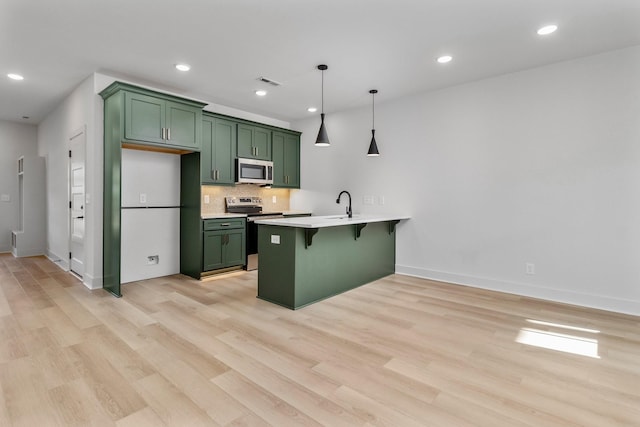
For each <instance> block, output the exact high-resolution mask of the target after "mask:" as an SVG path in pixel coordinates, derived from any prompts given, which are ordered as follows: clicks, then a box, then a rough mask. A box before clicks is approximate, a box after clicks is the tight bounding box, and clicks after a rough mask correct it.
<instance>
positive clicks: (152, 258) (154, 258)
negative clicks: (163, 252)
mask: <svg viewBox="0 0 640 427" xmlns="http://www.w3.org/2000/svg"><path fill="white" fill-rule="evenodd" d="M159 262H160V256H159V255H149V256H148V257H147V265H156V264H158V263H159Z"/></svg>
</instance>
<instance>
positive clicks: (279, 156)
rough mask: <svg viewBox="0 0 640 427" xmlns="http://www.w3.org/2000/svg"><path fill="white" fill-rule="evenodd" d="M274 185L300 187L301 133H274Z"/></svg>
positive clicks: (272, 149) (272, 150)
mask: <svg viewBox="0 0 640 427" xmlns="http://www.w3.org/2000/svg"><path fill="white" fill-rule="evenodd" d="M271 140H272V142H271V143H272V147H271V153H272V157H273V186H274V187H282V188H300V135H297V134H289V133H285V132H273V133H272V137H271Z"/></svg>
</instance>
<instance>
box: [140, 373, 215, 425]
mask: <svg viewBox="0 0 640 427" xmlns="http://www.w3.org/2000/svg"><path fill="white" fill-rule="evenodd" d="M134 384H135V386H136V388H137V389H138V391H139V393H140V394H141V395H142V397H143V398H144V400H145V401H146V402H147V403H148V405H149V406H150V407H151V408H152V409H153V411H154V412H155V413H156V414H157V415H158V417H159V418H160V419H161V420H162V421H163V422H164V423H165V424H167V425H169V426H180V425H183V426H193V427H198V426H203V427H212V426H217V425H218V424H217V423H215V422H214V421H213V419H211V418H210V417H209V416H208V415H207V413H206V412H205V411H203V410H202V409H201V408H199V407H198V406H197V405H196V404H195V403H194V402H193V401H192V400H191V399H189V398H188V397H187V396H186V395H185V394H184V393H181V392H180V391H179V390H178V389H177V388H176V387H175V386H174V385H173V384H171V383H170V382H169V381H167V380H166V379H165V378H164V377H162V376H161V375H160V374H154V375H151V376H148V377H145V378H143V379H140V380H138V381H136V382H135V383H134Z"/></svg>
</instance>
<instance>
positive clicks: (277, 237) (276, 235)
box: [271, 234, 280, 245]
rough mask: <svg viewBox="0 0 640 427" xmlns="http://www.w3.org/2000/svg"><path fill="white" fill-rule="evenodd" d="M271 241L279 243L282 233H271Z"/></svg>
mask: <svg viewBox="0 0 640 427" xmlns="http://www.w3.org/2000/svg"><path fill="white" fill-rule="evenodd" d="M271 243H273V244H274V245H279V244H280V235H279V234H272V235H271Z"/></svg>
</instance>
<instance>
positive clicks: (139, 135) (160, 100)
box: [101, 82, 205, 151]
mask: <svg viewBox="0 0 640 427" xmlns="http://www.w3.org/2000/svg"><path fill="white" fill-rule="evenodd" d="M116 93H123V94H124V98H123V104H124V105H122V111H123V112H124V129H123V130H124V132H123V133H124V134H123V135H122V142H131V143H135V144H144V145H158V146H162V147H166V148H176V149H186V150H189V151H200V147H201V137H202V135H201V130H202V127H201V122H202V107H203V106H204V105H205V104H203V103H200V102H196V101H190V100H188V99H182V98H178V97H175V96H171V95H167V94H163V93H159V92H153V91H150V90H146V89H142V88H138V87H135V86H131V85H127V84H124V83H119V82H116V83H114V84H112V85H111V86H109V87H108V88H107V89H105V90H104V91H103V92H102V93H101V94H102V96H103V97H105V99H106V98H107V97H109V96H112V95H114V94H116Z"/></svg>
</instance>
